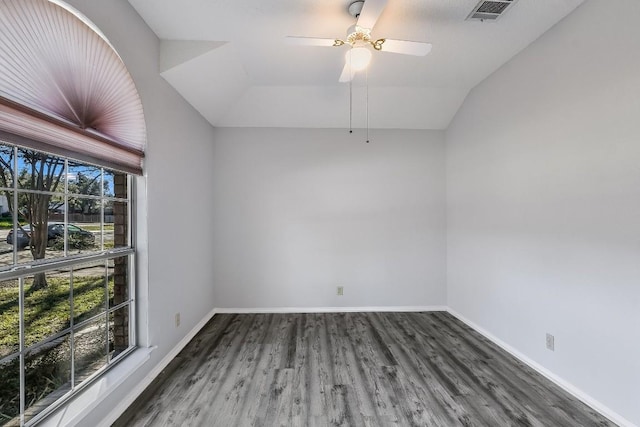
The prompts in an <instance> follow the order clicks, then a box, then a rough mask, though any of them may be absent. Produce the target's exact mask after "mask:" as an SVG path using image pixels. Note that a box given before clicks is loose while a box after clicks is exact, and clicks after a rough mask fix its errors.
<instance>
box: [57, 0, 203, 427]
mask: <svg viewBox="0 0 640 427" xmlns="http://www.w3.org/2000/svg"><path fill="white" fill-rule="evenodd" d="M69 3H70V4H72V5H73V6H74V7H76V8H77V9H79V10H80V11H81V12H82V13H84V14H85V15H86V16H87V17H88V18H89V19H90V20H92V21H93V22H94V23H95V24H96V25H97V26H98V27H99V28H100V29H101V30H102V31H103V32H104V33H105V35H106V36H107V38H109V40H110V41H111V43H112V44H113V45H114V46H115V48H116V50H117V51H118V53H119V54H120V55H121V57H122V58H123V60H124V62H125V64H126V65H127V67H128V69H129V71H130V72H131V74H132V76H133V79H134V81H135V83H136V86H137V89H138V91H139V93H140V95H141V98H142V104H143V107H144V113H145V118H146V124H147V132H148V141H147V151H146V153H147V157H146V160H145V167H144V170H145V175H146V190H147V191H146V196H145V194H144V185H142V190H143V191H142V194H140V196H139V198H138V200H137V203H138V208H139V209H138V211H139V214H140V215H139V217H138V218H137V227H138V244H137V247H138V250H139V257H138V260H139V261H141V262H140V265H139V270H138V279H139V281H138V288H139V289H140V290H141V292H139V294H138V299H139V302H140V303H141V304H142V306H143V307H142V309H141V310H140V311H141V315H142V318H141V319H140V321H141V330H140V331H139V332H140V334H141V340H140V344H141V345H142V346H145V345H148V346H157V349H156V350H154V351H153V352H152V353H151V359H150V360H149V361H148V362H147V363H145V364H144V365H143V366H142V367H141V368H140V369H139V370H138V371H136V372H135V373H134V374H133V375H132V376H131V377H130V378H129V379H127V380H126V381H125V382H124V383H123V384H122V385H121V386H120V387H118V389H117V390H116V391H115V392H114V393H112V394H111V395H110V396H108V397H107V398H106V400H105V401H104V402H102V404H101V405H100V406H99V407H98V408H96V409H95V410H94V411H93V412H92V413H91V414H90V416H89V417H88V418H87V419H85V420H84V421H83V422H82V425H92V426H95V425H98V422H99V421H101V420H103V419H104V418H105V417H106V415H107V414H109V413H110V412H111V411H112V409H113V408H114V407H115V406H116V405H117V404H118V403H119V401H120V400H121V399H123V397H124V396H126V395H127V393H128V392H129V391H130V390H132V389H134V387H135V386H136V385H137V384H138V383H140V382H141V381H142V379H143V378H144V377H145V376H146V375H147V374H148V373H149V372H150V371H151V370H152V368H153V367H154V366H155V365H157V364H158V362H159V361H160V360H161V359H162V358H163V357H165V356H166V355H167V354H168V352H169V351H170V349H172V348H173V347H174V346H175V345H176V344H177V343H178V342H179V341H180V340H181V339H182V338H183V337H184V336H185V335H186V334H187V332H188V331H189V330H191V329H192V328H193V327H194V326H195V325H196V324H197V323H198V322H199V321H200V320H202V319H203V318H204V317H205V316H206V315H207V314H208V313H209V311H210V310H211V309H212V308H213V306H214V299H213V285H212V282H211V273H212V269H211V264H210V263H209V261H208V260H210V259H211V258H212V256H213V252H212V248H211V244H210V242H209V240H210V239H209V238H207V237H203V236H210V235H211V234H212V228H211V223H210V222H209V221H206V220H200V219H202V218H206V215H207V213H208V212H210V211H211V209H212V203H213V201H212V199H211V197H209V189H210V182H211V181H212V174H211V166H210V160H211V157H212V150H213V146H212V139H213V128H212V127H211V126H210V125H209V124H208V123H207V122H206V121H205V120H204V119H203V118H202V117H201V116H200V115H199V114H198V113H197V112H196V111H195V110H193V109H192V108H191V107H190V106H189V105H188V104H187V103H186V102H185V101H184V99H182V97H180V96H179V95H178V94H177V93H176V92H175V91H174V90H173V89H172V88H171V87H170V86H169V85H168V84H167V83H166V82H165V81H164V80H163V79H162V78H161V77H160V75H159V72H158V54H159V40H158V39H157V37H156V36H155V34H154V33H153V32H152V31H151V30H150V29H149V28H148V27H147V26H146V24H145V23H144V21H143V20H142V19H141V18H140V17H139V16H138V15H137V14H136V12H135V11H134V10H133V8H132V7H131V6H130V5H129V3H128V2H127V1H125V0H101V1H95V0H70V1H69ZM144 181H145V180H142V181H141V182H140V184H144V183H145V182H144ZM145 197H146V200H145ZM194 209H195V211H194ZM145 211H146V212H147V215H148V216H147V217H146V218H145V217H144V216H143V215H144V213H145ZM195 224H197V226H198V227H197V228H194V227H193V226H194V225H195ZM147 240H148V241H147ZM146 263H148V270H147V268H146V265H145V264H146ZM147 276H148V277H147ZM176 312H180V313H181V326H180V327H179V328H176V327H175V326H174V314H175V313H176ZM106 384H109V381H107V382H106ZM62 412H63V413H64V411H62ZM65 416H68V414H66V415H65ZM67 421H68V420H66V419H65V421H63V422H61V424H60V425H66V422H67Z"/></svg>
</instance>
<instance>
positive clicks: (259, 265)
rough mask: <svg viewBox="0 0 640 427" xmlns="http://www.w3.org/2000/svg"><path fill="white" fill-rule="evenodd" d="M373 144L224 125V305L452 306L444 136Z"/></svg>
mask: <svg viewBox="0 0 640 427" xmlns="http://www.w3.org/2000/svg"><path fill="white" fill-rule="evenodd" d="M364 141H365V136H364V135H363V132H362V131H358V132H355V131H354V134H353V135H349V133H348V132H347V131H346V130H321V129H317V130H309V129H272V128H269V129H240V128H238V129H234V128H218V129H216V140H215V144H214V146H215V148H214V154H213V159H214V160H213V164H212V166H211V167H212V168H213V174H214V178H213V179H214V181H213V186H212V188H211V192H210V193H209V195H210V196H211V197H213V200H214V201H215V206H214V209H213V211H212V212H211V215H210V217H209V218H208V220H210V221H212V222H213V225H214V234H213V239H212V241H211V244H212V245H213V248H214V256H213V257H212V258H211V260H212V262H213V266H214V273H213V279H214V283H215V286H216V306H217V307H223V308H263V307H304V308H310V307H372V306H387V307H388V306H431V305H443V304H444V303H445V300H446V295H445V263H444V261H445V260H444V256H445V250H444V244H445V234H444V230H445V223H444V215H445V212H444V189H445V186H444V133H443V132H441V131H391V130H388V131H387V130H384V131H383V130H378V131H372V134H371V143H369V144H366V143H365V142H364ZM337 286H344V296H342V297H338V296H337V295H336V287H337Z"/></svg>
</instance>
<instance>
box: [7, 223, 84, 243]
mask: <svg viewBox="0 0 640 427" xmlns="http://www.w3.org/2000/svg"><path fill="white" fill-rule="evenodd" d="M67 233H68V239H69V240H74V241H81V242H86V243H88V244H89V245H93V243H94V242H95V240H96V237H95V236H94V235H93V233H92V232H90V231H87V230H85V229H83V228H80V227H78V226H77V225H73V224H67ZM16 236H17V242H16V243H17V247H18V249H24V248H26V247H27V246H29V242H30V240H31V228H30V227H29V226H28V225H23V226H22V229H20V228H18V233H17V234H16ZM62 238H64V224H62V223H57V222H56V223H49V225H48V226H47V246H52V245H53V244H54V243H55V242H56V240H58V239H62ZM7 243H8V244H10V245H13V230H11V231H9V234H7Z"/></svg>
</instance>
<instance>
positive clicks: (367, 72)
mask: <svg viewBox="0 0 640 427" xmlns="http://www.w3.org/2000/svg"><path fill="white" fill-rule="evenodd" d="M364 73H365V74H364V75H365V86H366V95H367V96H366V103H367V144H368V143H369V69H366V70H365V72H364Z"/></svg>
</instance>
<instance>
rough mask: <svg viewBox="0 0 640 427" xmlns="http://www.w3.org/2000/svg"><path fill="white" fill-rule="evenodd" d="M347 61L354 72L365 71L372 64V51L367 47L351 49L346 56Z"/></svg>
mask: <svg viewBox="0 0 640 427" xmlns="http://www.w3.org/2000/svg"><path fill="white" fill-rule="evenodd" d="M346 60H347V64H349V65H350V66H351V69H352V70H353V71H361V70H364V69H365V68H367V67H368V66H369V62H371V51H370V50H369V49H367V48H366V47H354V48H351V49H349V51H348V52H347V54H346Z"/></svg>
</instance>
